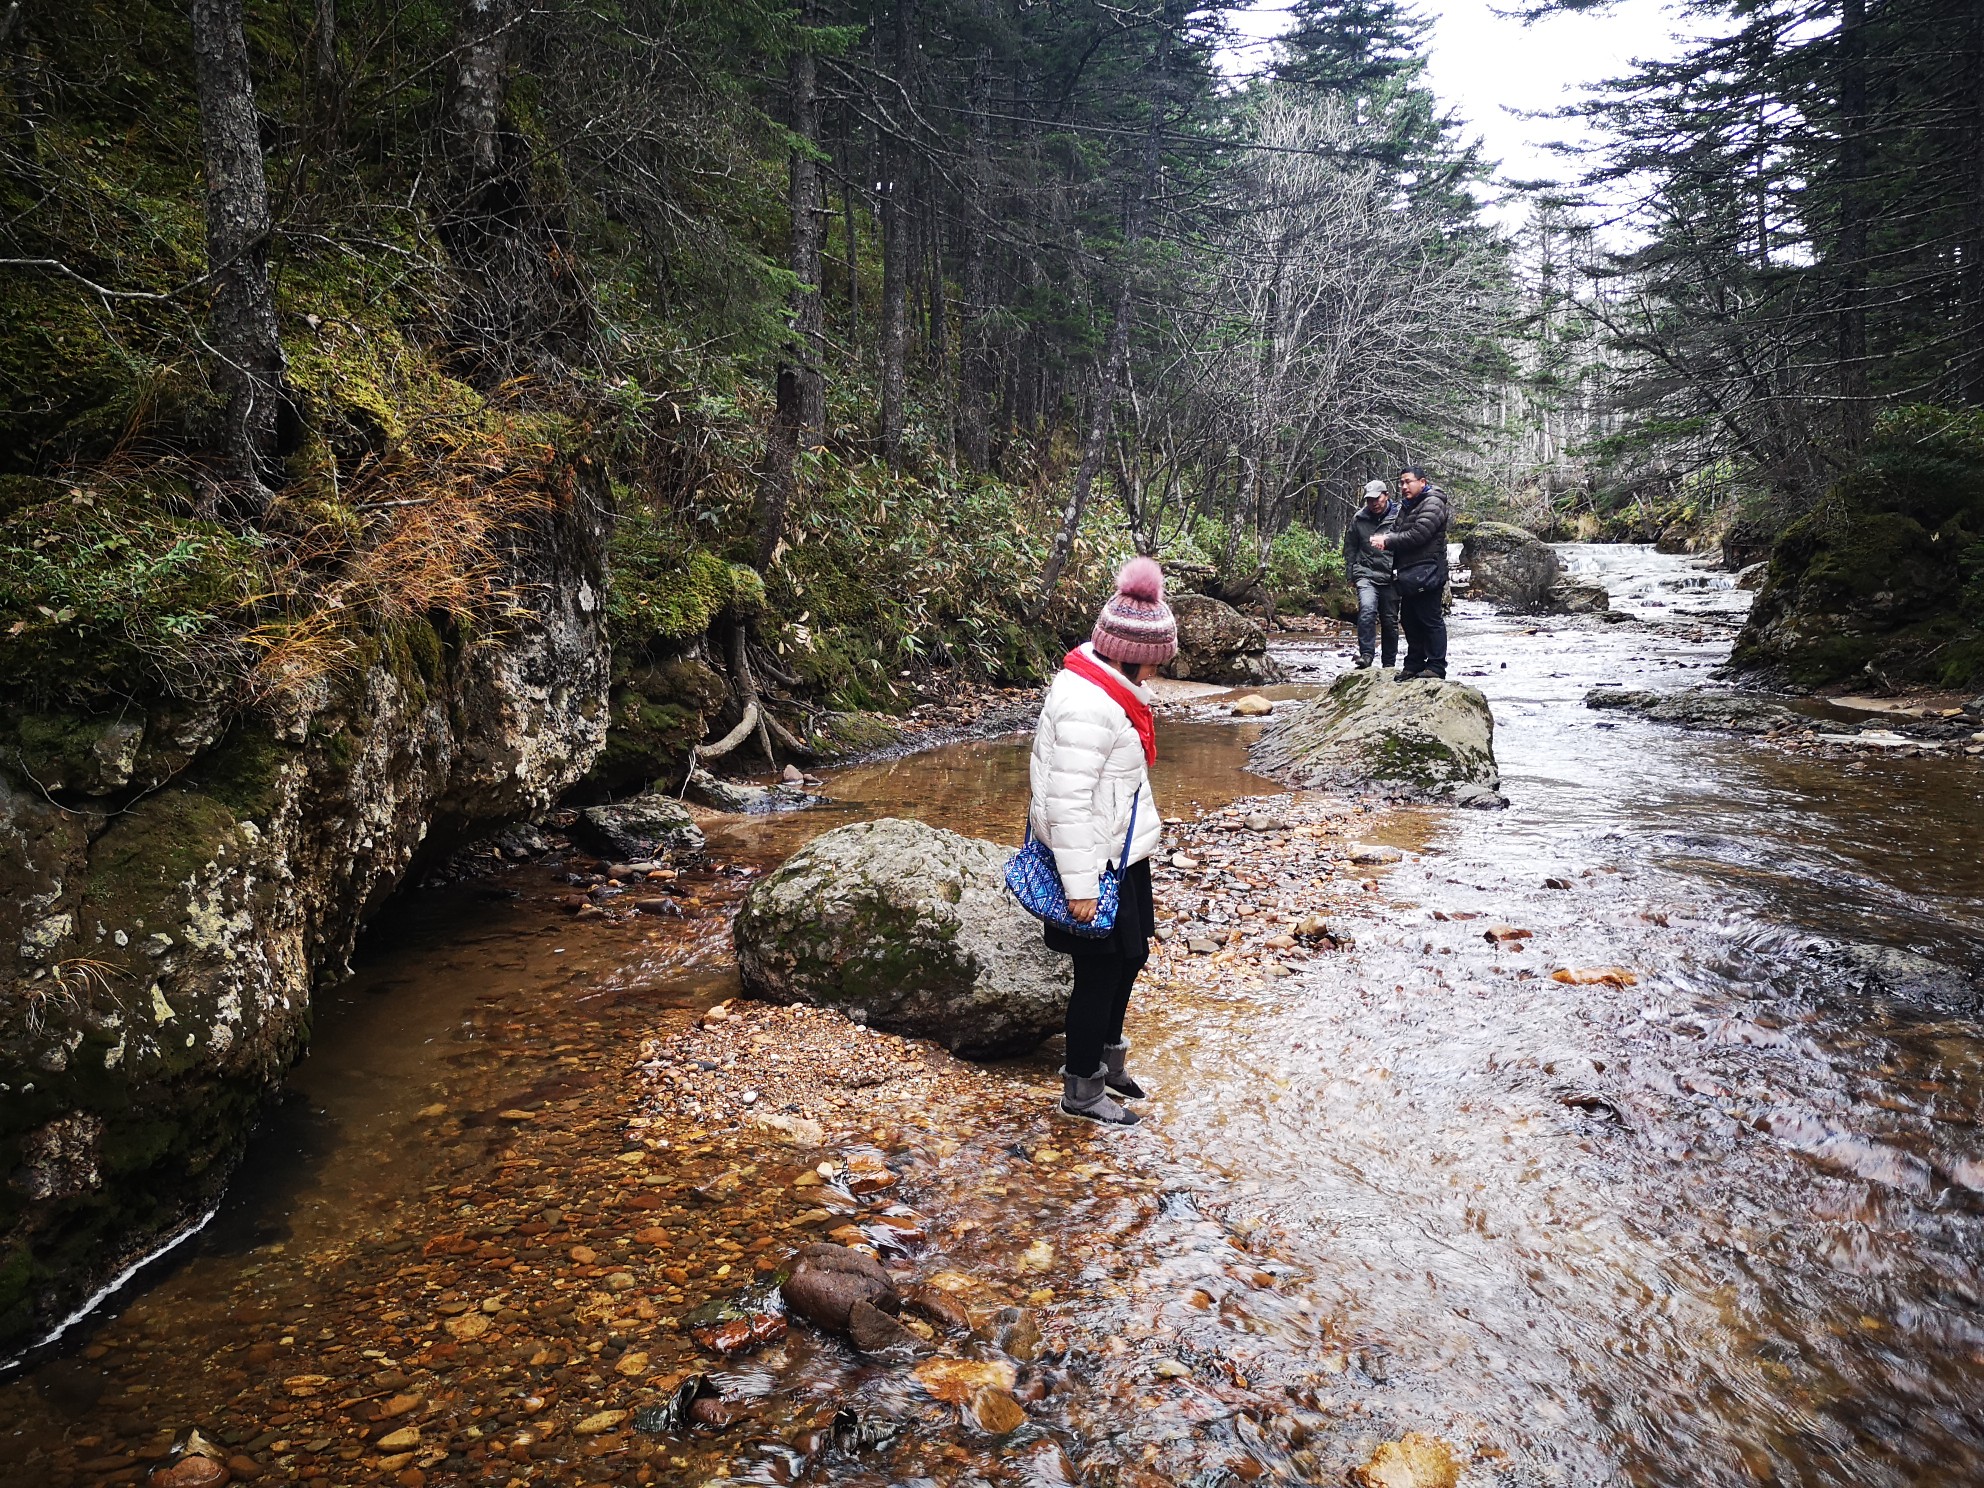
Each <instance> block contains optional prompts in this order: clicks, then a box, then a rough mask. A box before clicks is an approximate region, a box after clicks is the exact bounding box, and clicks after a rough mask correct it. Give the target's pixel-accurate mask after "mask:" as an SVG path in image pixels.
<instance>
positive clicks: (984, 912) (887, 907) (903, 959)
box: [734, 817, 1069, 1057]
mask: <svg viewBox="0 0 1984 1488" xmlns="http://www.w3.org/2000/svg"><path fill="white" fill-rule="evenodd" d="M1012 853H1013V849H1012V848H1010V847H1001V846H1000V845H999V844H998V843H996V842H986V841H983V840H981V839H979V838H975V837H963V836H960V835H958V834H957V833H956V832H947V831H945V830H944V829H943V828H941V827H933V826H929V825H927V824H925V823H923V822H918V821H906V820H903V819H901V818H897V817H884V818H883V819H881V820H879V821H872V822H858V823H855V824H854V825H851V826H845V827H837V828H835V829H834V830H833V831H831V832H828V833H825V834H824V835H822V836H820V837H817V838H815V839H814V840H813V841H812V842H811V843H810V844H808V845H807V846H806V847H804V848H802V849H801V850H800V851H799V852H797V853H795V854H793V856H792V857H791V858H789V859H787V860H786V862H785V863H784V864H783V865H782V866H781V867H780V868H779V869H778V870H777V871H776V872H774V873H772V874H770V875H769V876H767V877H766V878H765V879H764V881H763V882H761V883H759V884H758V885H757V886H756V887H755V888H753V889H752V890H751V892H750V894H749V895H748V896H747V897H746V899H745V901H744V906H743V908H742V909H741V910H740V911H739V912H738V915H737V920H736V924H735V927H734V933H735V936H736V940H737V962H738V967H739V970H740V971H741V972H742V974H743V980H744V989H745V991H747V992H748V993H750V994H751V995H752V996H754V997H761V998H765V999H767V1000H769V1001H772V1002H784V1003H794V1002H803V1003H807V1004H809V1005H811V1006H814V1007H827V1008H834V1009H837V1010H838V1011H840V1012H843V1013H846V1014H847V1015H848V1016H849V1017H851V1018H853V1019H855V1020H856V1021H857V1022H861V1023H866V1024H868V1025H869V1026H871V1027H875V1028H881V1029H886V1030H888V1031H889V1032H891V1033H900V1034H907V1035H909V1036H911V1037H914V1038H925V1039H929V1040H931V1041H932V1042H934V1043H939V1044H942V1045H943V1046H944V1047H945V1048H947V1049H950V1050H951V1051H953V1052H954V1053H959V1054H969V1055H977V1056H985V1057H989V1056H994V1055H1000V1054H1011V1053H1017V1052H1019V1051H1021V1050H1025V1049H1030V1048H1032V1047H1033V1046H1034V1045H1036V1044H1038V1043H1039V1042H1040V1041H1041V1040H1043V1039H1045V1038H1047V1037H1048V1036H1049V1035H1050V1034H1053V1033H1056V1032H1058V1031H1059V1030H1060V1028H1061V1025H1062V1021H1063V1014H1064V1010H1065V1008H1066V1006H1067V1001H1068V985H1069V968H1068V962H1067V959H1066V958H1065V957H1062V956H1058V955H1056V954H1054V953H1053V952H1052V951H1050V950H1048V949H1047V946H1046V943H1045V941H1044V940H1043V939H1042V937H1041V932H1040V926H1039V924H1038V922H1036V921H1035V920H1033V919H1032V918H1031V917H1030V916H1028V915H1027V913H1026V911H1024V910H1022V909H1021V908H1020V907H1019V905H1018V904H1016V903H1015V902H1014V901H1013V898H1012V896H1011V895H1010V894H1008V893H1007V892H1006V884H1005V868H1006V861H1007V859H1008V858H1010V857H1011V856H1012Z"/></svg>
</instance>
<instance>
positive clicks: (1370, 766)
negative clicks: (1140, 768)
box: [1251, 669, 1501, 799]
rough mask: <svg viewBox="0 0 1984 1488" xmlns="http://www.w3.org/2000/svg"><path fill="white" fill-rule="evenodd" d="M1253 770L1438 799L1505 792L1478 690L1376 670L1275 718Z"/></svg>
mask: <svg viewBox="0 0 1984 1488" xmlns="http://www.w3.org/2000/svg"><path fill="white" fill-rule="evenodd" d="M1251 767H1252V768H1253V769H1255V770H1257V771H1259V772H1260V773H1262V774H1264V775H1268V776H1271V777H1273V778H1274V779H1276V780H1280V781H1282V782H1284V783H1286V784H1288V785H1294V786H1302V787H1316V786H1364V785H1378V786H1382V787H1385V788H1387V789H1390V790H1392V791H1394V792H1397V793H1400V794H1403V795H1407V796H1423V797H1431V798H1436V799H1437V798H1456V799H1458V798H1462V797H1469V798H1472V797H1474V796H1476V795H1478V793H1479V792H1480V791H1494V790H1496V789H1497V788H1498V787H1499V786H1500V784H1501V776H1500V773H1499V772H1498V771H1497V769H1496V766H1495V715H1494V714H1493V713H1492V712H1491V711H1490V710H1489V707H1488V699H1487V698H1486V697H1484V696H1483V695H1482V694H1481V692H1480V691H1479V690H1478V689H1476V688H1472V687H1468V686H1465V685H1463V684H1461V683H1459V682H1446V681H1442V680H1440V679H1438V678H1434V677H1420V678H1416V679H1414V680H1413V681H1410V682H1402V681H1397V680H1395V679H1393V678H1392V677H1391V676H1390V674H1389V673H1386V672H1384V671H1381V670H1377V669H1373V670H1370V671H1361V672H1346V673H1345V674H1344V675H1343V676H1341V677H1339V678H1338V679H1337V680H1336V682H1335V683H1334V684H1333V685H1332V686H1331V687H1330V690H1329V691H1328V692H1327V693H1325V694H1324V695H1323V696H1321V697H1319V698H1316V699H1315V700H1314V701H1312V702H1309V703H1305V704H1303V705H1302V706H1301V707H1299V708H1296V709H1294V710H1293V711H1292V712H1289V713H1287V714H1285V715H1278V716H1277V717H1276V719H1275V721H1274V722H1273V723H1272V724H1271V725H1270V726H1269V727H1268V730H1267V732H1266V733H1264V734H1262V735H1261V738H1260V740H1259V742H1258V743H1256V744H1255V745H1254V748H1253V752H1252V759H1251Z"/></svg>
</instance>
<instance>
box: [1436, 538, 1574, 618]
mask: <svg viewBox="0 0 1984 1488" xmlns="http://www.w3.org/2000/svg"><path fill="white" fill-rule="evenodd" d="M1460 562H1461V567H1463V568H1465V569H1467V570H1468V572H1469V581H1468V596H1469V597H1470V598H1472V599H1485V600H1488V601H1489V602H1490V603H1492V604H1498V605H1505V606H1508V607H1510V608H1512V609H1524V610H1535V609H1542V608H1544V607H1545V605H1546V604H1547V603H1548V599H1549V593H1550V588H1551V586H1552V585H1554V584H1556V583H1557V582H1558V581H1559V579H1560V578H1561V577H1562V570H1561V568H1560V566H1559V564H1558V562H1557V550H1556V549H1555V548H1553V547H1551V546H1550V545H1549V544H1548V543H1546V542H1544V541H1543V540H1542V539H1541V538H1539V537H1538V536H1537V535H1536V534H1535V533H1533V532H1531V531H1529V530H1527V529H1526V528H1522V527H1516V526H1513V525H1511V524H1509V523H1507V522H1479V523H1476V524H1475V526H1474V527H1473V528H1472V529H1470V530H1469V532H1468V534H1467V537H1466V539H1465V540H1464V541H1463V542H1462V543H1461V548H1460Z"/></svg>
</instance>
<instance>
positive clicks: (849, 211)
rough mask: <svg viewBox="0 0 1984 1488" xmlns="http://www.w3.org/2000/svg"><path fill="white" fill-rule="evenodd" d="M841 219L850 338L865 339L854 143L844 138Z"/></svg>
mask: <svg viewBox="0 0 1984 1488" xmlns="http://www.w3.org/2000/svg"><path fill="white" fill-rule="evenodd" d="M840 223H841V230H842V233H843V234H844V241H845V245H846V248H847V342H848V345H850V346H858V345H859V344H860V342H861V260H860V253H859V248H860V244H859V242H858V241H857V240H856V238H855V227H854V145H853V142H852V141H851V140H845V141H843V142H842V149H841V173H840Z"/></svg>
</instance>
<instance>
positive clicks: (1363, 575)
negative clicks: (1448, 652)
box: [1343, 480, 1398, 668]
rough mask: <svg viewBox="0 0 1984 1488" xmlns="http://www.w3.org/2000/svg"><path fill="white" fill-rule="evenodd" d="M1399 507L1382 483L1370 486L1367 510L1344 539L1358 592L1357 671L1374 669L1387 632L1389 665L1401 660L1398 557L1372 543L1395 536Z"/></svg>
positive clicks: (1386, 661)
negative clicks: (1381, 636)
mask: <svg viewBox="0 0 1984 1488" xmlns="http://www.w3.org/2000/svg"><path fill="white" fill-rule="evenodd" d="M1397 521H1398V503H1397V502H1395V501H1393V500H1392V499H1391V495H1390V493H1389V492H1388V491H1387V490H1386V489H1385V483H1384V482H1383V481H1381V480H1374V481H1366V482H1365V483H1364V504H1363V505H1362V506H1360V507H1359V508H1358V509H1357V511H1356V512H1355V514H1353V515H1352V517H1351V519H1350V526H1349V527H1348V528H1347V529H1345V531H1344V534H1343V571H1344V573H1345V575H1346V576H1348V578H1349V579H1350V581H1351V583H1353V584H1355V585H1356V586H1357V665H1358V666H1359V667H1360V668H1362V667H1368V666H1369V665H1370V664H1371V662H1372V659H1373V653H1374V652H1376V650H1377V648H1378V633H1379V630H1380V629H1381V628H1382V630H1383V632H1384V664H1385V665H1386V666H1390V665H1391V664H1392V663H1393V662H1394V661H1396V660H1397V659H1398V589H1397V587H1396V586H1395V585H1394V584H1393V583H1392V555H1391V554H1390V553H1387V552H1386V551H1385V550H1384V549H1383V548H1381V547H1373V546H1372V545H1371V539H1372V538H1374V537H1376V536H1377V535H1378V534H1379V533H1381V532H1389V531H1391V530H1392V526H1393V524H1394V523H1396V522H1397Z"/></svg>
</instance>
